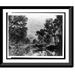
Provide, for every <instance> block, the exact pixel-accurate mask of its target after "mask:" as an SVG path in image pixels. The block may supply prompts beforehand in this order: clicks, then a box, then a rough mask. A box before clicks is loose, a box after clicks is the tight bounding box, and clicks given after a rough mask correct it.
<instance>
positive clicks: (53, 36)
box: [36, 15, 62, 55]
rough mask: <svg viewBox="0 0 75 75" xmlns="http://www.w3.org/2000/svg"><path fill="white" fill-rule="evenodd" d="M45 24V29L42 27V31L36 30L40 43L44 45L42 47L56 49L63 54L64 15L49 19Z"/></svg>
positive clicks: (50, 49)
mask: <svg viewBox="0 0 75 75" xmlns="http://www.w3.org/2000/svg"><path fill="white" fill-rule="evenodd" d="M44 26H45V27H44V29H41V30H40V31H37V32H36V34H37V35H38V40H39V42H40V45H42V46H41V47H42V48H41V49H44V50H46V49H48V50H49V51H56V52H58V54H59V55H61V54H62V16H61V15H58V16H57V17H56V19H54V20H53V19H47V20H46V23H45V24H44ZM52 43H53V45H52ZM44 44H45V45H44ZM43 47H44V48H43ZM39 48H40V47H39ZM41 51H42V50H41Z"/></svg>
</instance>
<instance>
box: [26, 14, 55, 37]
mask: <svg viewBox="0 0 75 75" xmlns="http://www.w3.org/2000/svg"><path fill="white" fill-rule="evenodd" d="M26 17H28V21H27V25H26V27H28V31H27V35H28V36H33V37H34V36H35V33H36V31H38V30H40V29H42V28H44V23H45V21H46V19H49V18H53V19H54V18H56V16H55V15H54V14H51V13H26ZM35 37H36V36H35Z"/></svg>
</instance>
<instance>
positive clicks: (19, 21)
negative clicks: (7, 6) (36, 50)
mask: <svg viewBox="0 0 75 75" xmlns="http://www.w3.org/2000/svg"><path fill="white" fill-rule="evenodd" d="M27 20H28V18H27V17H25V16H13V15H9V41H12V42H15V43H18V42H20V41H24V40H25V38H26V35H27V27H25V26H26V24H27V23H26V22H27Z"/></svg>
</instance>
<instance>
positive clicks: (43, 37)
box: [7, 12, 63, 57]
mask: <svg viewBox="0 0 75 75" xmlns="http://www.w3.org/2000/svg"><path fill="white" fill-rule="evenodd" d="M7 14H8V15H7V19H8V20H7V25H8V29H7V32H8V46H9V47H8V50H7V51H8V55H9V56H11V57H12V56H15V57H17V56H24V57H26V56H62V53H63V49H62V48H63V45H62V42H63V40H62V36H63V34H62V31H63V15H60V13H59V14H57V13H38V12H37V13H36V12H35V13H32V12H31V13H30V12H28V13H25V12H23V13H22V12H13V13H11V14H9V13H7Z"/></svg>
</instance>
